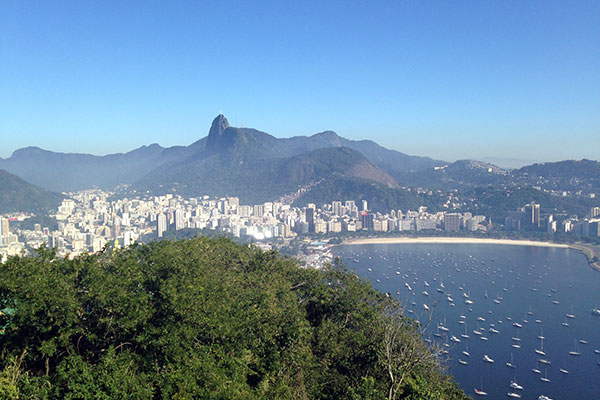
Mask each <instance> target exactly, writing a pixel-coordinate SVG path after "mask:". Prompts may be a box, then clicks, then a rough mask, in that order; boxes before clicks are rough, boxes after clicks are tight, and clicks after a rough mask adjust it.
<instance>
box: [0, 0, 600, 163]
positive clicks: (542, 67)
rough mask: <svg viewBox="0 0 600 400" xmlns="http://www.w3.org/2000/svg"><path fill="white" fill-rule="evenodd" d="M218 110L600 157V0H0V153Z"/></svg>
mask: <svg viewBox="0 0 600 400" xmlns="http://www.w3.org/2000/svg"><path fill="white" fill-rule="evenodd" d="M219 111H222V112H223V113H224V114H225V115H226V116H227V117H228V119H229V121H230V123H232V124H233V125H237V126H242V125H243V126H247V127H253V128H257V129H260V130H263V131H266V132H268V133H271V134H273V135H275V136H278V137H287V136H293V135H307V134H313V133H316V132H319V131H323V130H335V131H336V132H338V133H339V134H340V135H342V136H345V137H348V138H351V139H362V138H369V139H373V140H375V141H377V142H379V143H380V144H382V145H384V146H387V147H390V148H393V149H397V150H400V151H403V152H406V153H409V154H416V155H427V156H431V157H435V158H440V159H445V160H454V159H459V158H479V159H482V158H490V157H495V158H500V159H518V160H548V161H551V160H558V159H566V158H577V159H579V158H584V157H585V158H592V159H600V1H597V0H593V1H521V0H518V1H507V0H502V1H480V0H474V1H417V0H415V1H392V2H374V1H369V2H364V1H356V2H354V1H340V2H329V1H326V2H321V1H310V2H301V1H290V2H286V1H273V2H268V1H260V2H246V1H244V2H242V1H240V2H230V1H206V2H198V1H190V2H180V1H174V2H150V1H140V2H137V1H115V2H108V1H102V2H88V1H56V2H50V1H39V2H29V1H1V2H0V138H1V139H0V157H7V156H9V155H10V154H11V153H12V152H13V151H14V150H16V149H17V148H20V147H24V146H29V145H36V146H40V147H42V148H46V149H50V150H54V151H63V152H89V153H93V154H107V153H111V152H123V151H128V150H131V149H133V148H136V147H139V146H141V145H143V144H150V143H153V142H157V143H159V144H161V145H163V146H171V145H175V144H180V145H187V144H190V143H192V142H193V141H195V140H197V139H199V138H201V137H203V136H205V135H206V134H207V132H208V128H209V126H210V122H211V121H212V119H213V118H214V117H215V116H216V115H217V114H218V113H219ZM505 161H506V160H505ZM515 162H516V163H518V161H515ZM499 163H500V164H501V165H502V162H499ZM506 163H510V162H509V161H506V162H505V164H506Z"/></svg>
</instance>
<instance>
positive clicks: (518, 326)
mask: <svg viewBox="0 0 600 400" xmlns="http://www.w3.org/2000/svg"><path fill="white" fill-rule="evenodd" d="M513 326H514V327H515V328H522V327H523V325H521V324H520V323H518V322H515V323H514V324H513Z"/></svg>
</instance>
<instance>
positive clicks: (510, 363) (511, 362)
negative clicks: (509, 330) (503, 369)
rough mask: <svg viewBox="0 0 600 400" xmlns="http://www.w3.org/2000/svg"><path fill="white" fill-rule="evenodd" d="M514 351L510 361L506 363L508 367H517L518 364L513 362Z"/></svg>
mask: <svg viewBox="0 0 600 400" xmlns="http://www.w3.org/2000/svg"><path fill="white" fill-rule="evenodd" d="M513 363H514V361H513V353H510V361H509V362H507V363H506V366H507V367H508V368H517V366H516V365H515V364H513Z"/></svg>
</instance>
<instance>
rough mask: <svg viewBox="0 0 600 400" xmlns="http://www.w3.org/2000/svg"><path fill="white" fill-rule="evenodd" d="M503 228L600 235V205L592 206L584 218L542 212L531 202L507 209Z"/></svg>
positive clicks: (537, 205) (539, 207)
mask: <svg viewBox="0 0 600 400" xmlns="http://www.w3.org/2000/svg"><path fill="white" fill-rule="evenodd" d="M504 229H505V230H512V231H522V230H523V231H545V232H548V233H556V232H563V233H572V234H574V235H578V236H591V237H598V236H600V207H592V208H591V209H590V212H589V215H588V217H586V218H583V219H580V218H578V217H577V216H576V215H567V214H550V213H546V214H542V212H541V206H540V204H538V203H535V202H532V203H529V204H525V205H524V206H523V207H521V208H519V209H517V210H515V211H509V212H508V215H507V217H506V218H505V219H504Z"/></svg>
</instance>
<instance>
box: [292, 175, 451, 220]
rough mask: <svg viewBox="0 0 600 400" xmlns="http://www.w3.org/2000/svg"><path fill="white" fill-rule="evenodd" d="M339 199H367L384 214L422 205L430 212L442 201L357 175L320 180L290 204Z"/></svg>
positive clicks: (435, 197) (296, 204)
mask: <svg viewBox="0 0 600 400" xmlns="http://www.w3.org/2000/svg"><path fill="white" fill-rule="evenodd" d="M340 199H342V200H354V201H356V202H357V204H360V201H361V200H363V199H364V200H367V201H368V202H369V209H370V210H372V211H379V212H386V213H387V212H389V211H390V210H398V209H402V210H404V211H406V210H416V209H418V208H419V207H421V206H426V207H428V208H429V209H430V210H432V211H434V210H438V209H441V208H442V205H443V203H444V201H445V200H446V199H445V198H443V197H441V196H436V195H435V194H434V195H432V196H426V195H420V194H417V192H416V191H413V190H410V191H409V190H406V189H394V188H390V187H387V186H385V185H382V184H378V183H376V182H373V181H367V180H364V179H360V178H348V177H343V176H334V177H330V178H328V179H325V180H323V181H322V182H321V183H319V184H318V185H316V186H315V187H313V188H312V189H311V190H310V191H308V192H307V193H305V194H304V195H302V196H301V197H299V198H298V199H297V200H296V202H295V203H294V205H295V206H298V207H302V206H303V205H306V204H307V203H315V204H318V205H319V206H320V205H321V204H325V203H331V201H332V200H340Z"/></svg>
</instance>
